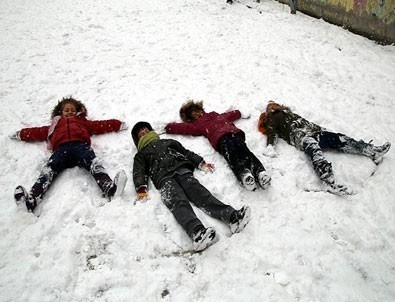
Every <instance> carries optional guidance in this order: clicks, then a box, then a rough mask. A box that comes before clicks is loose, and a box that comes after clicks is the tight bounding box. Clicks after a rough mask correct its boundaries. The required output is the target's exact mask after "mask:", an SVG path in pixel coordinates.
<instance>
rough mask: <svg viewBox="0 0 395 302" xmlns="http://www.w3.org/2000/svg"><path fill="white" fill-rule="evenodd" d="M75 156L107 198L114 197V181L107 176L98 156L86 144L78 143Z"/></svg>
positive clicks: (74, 152)
mask: <svg viewBox="0 0 395 302" xmlns="http://www.w3.org/2000/svg"><path fill="white" fill-rule="evenodd" d="M73 156H74V158H75V159H76V160H77V163H78V165H79V166H81V167H83V168H85V169H86V170H88V171H89V172H90V173H91V174H92V176H93V178H94V179H95V180H96V182H97V184H98V185H99V187H100V189H101V190H102V191H103V193H104V195H105V196H112V195H113V194H114V192H115V191H116V187H115V186H112V183H113V181H112V179H111V177H110V176H109V175H108V174H107V172H106V169H105V168H104V167H103V165H102V164H101V163H100V162H99V160H98V159H97V158H96V154H95V152H94V151H93V149H92V148H91V146H89V145H88V144H86V143H76V144H75V145H74V148H73Z"/></svg>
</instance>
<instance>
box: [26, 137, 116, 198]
mask: <svg viewBox="0 0 395 302" xmlns="http://www.w3.org/2000/svg"><path fill="white" fill-rule="evenodd" d="M95 159H96V154H95V152H94V151H93V149H92V148H91V147H90V146H89V145H88V144H86V143H83V142H69V143H65V144H62V145H60V146H59V147H58V148H57V149H56V150H55V152H54V153H53V154H52V155H51V157H50V158H49V161H48V163H47V164H46V165H45V166H44V168H43V169H42V171H41V174H40V176H39V178H38V179H37V181H36V182H35V184H34V185H33V187H32V189H31V192H30V196H31V197H32V198H33V199H34V200H37V201H39V200H41V198H42V197H43V195H44V194H45V193H46V192H47V191H48V189H49V187H50V185H51V184H52V182H53V181H54V180H55V178H56V177H57V176H58V175H59V173H60V172H62V171H63V170H65V169H68V168H72V167H75V166H79V167H82V168H85V169H86V170H88V171H89V172H90V173H91V174H92V175H93V177H94V178H95V180H96V182H97V184H98V185H99V187H100V189H101V190H102V191H103V192H106V191H107V190H108V189H109V188H110V186H111V183H112V180H111V178H110V176H108V174H107V173H106V171H105V169H104V167H103V166H102V165H101V164H99V163H98V162H97V160H95Z"/></svg>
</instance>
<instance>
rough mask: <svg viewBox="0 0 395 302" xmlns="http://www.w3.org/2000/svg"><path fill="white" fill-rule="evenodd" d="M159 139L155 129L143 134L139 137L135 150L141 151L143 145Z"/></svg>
mask: <svg viewBox="0 0 395 302" xmlns="http://www.w3.org/2000/svg"><path fill="white" fill-rule="evenodd" d="M157 140H159V135H158V134H157V133H156V132H155V131H153V130H152V131H150V132H148V133H146V134H144V135H143V136H142V137H140V139H139V143H138V144H137V150H139V151H141V150H142V149H143V148H144V147H145V146H147V145H148V144H149V143H151V142H154V141H157Z"/></svg>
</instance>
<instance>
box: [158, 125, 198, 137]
mask: <svg viewBox="0 0 395 302" xmlns="http://www.w3.org/2000/svg"><path fill="white" fill-rule="evenodd" d="M165 129H166V133H168V134H184V135H194V136H198V135H202V134H201V132H200V130H199V129H198V128H197V127H196V126H195V125H194V124H192V123H169V124H167V126H166V127H165Z"/></svg>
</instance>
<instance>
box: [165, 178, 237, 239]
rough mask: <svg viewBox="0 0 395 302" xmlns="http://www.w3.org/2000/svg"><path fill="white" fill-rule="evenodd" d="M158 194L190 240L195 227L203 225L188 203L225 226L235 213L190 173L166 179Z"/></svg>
mask: <svg viewBox="0 0 395 302" xmlns="http://www.w3.org/2000/svg"><path fill="white" fill-rule="evenodd" d="M160 194H161V198H162V201H163V202H164V204H165V205H166V207H167V208H168V209H169V210H170V212H171V213H172V214H173V215H174V217H175V219H176V220H177V222H178V223H179V224H180V225H181V226H182V227H183V228H184V230H185V231H186V232H187V234H188V236H189V237H191V238H192V237H193V231H194V230H195V229H196V227H198V226H203V224H202V222H201V221H200V220H199V218H197V216H196V214H195V213H194V211H193V209H192V206H191V205H190V203H189V202H192V203H193V204H194V205H195V206H197V207H198V208H200V209H201V210H202V211H203V212H205V213H206V214H208V215H210V216H211V217H213V218H216V219H219V220H221V221H223V222H224V223H226V224H229V223H230V216H231V214H232V213H233V212H234V211H235V209H234V208H232V207H231V206H229V205H226V204H224V203H222V202H221V201H219V200H218V199H217V198H215V197H214V196H213V195H212V194H211V193H210V192H209V191H208V190H207V189H206V188H205V187H204V186H203V185H201V184H200V182H199V181H198V180H197V179H196V178H195V177H193V174H192V173H186V174H175V175H174V176H173V177H171V178H168V179H166V180H165V181H164V183H163V185H162V187H161V189H160Z"/></svg>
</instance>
